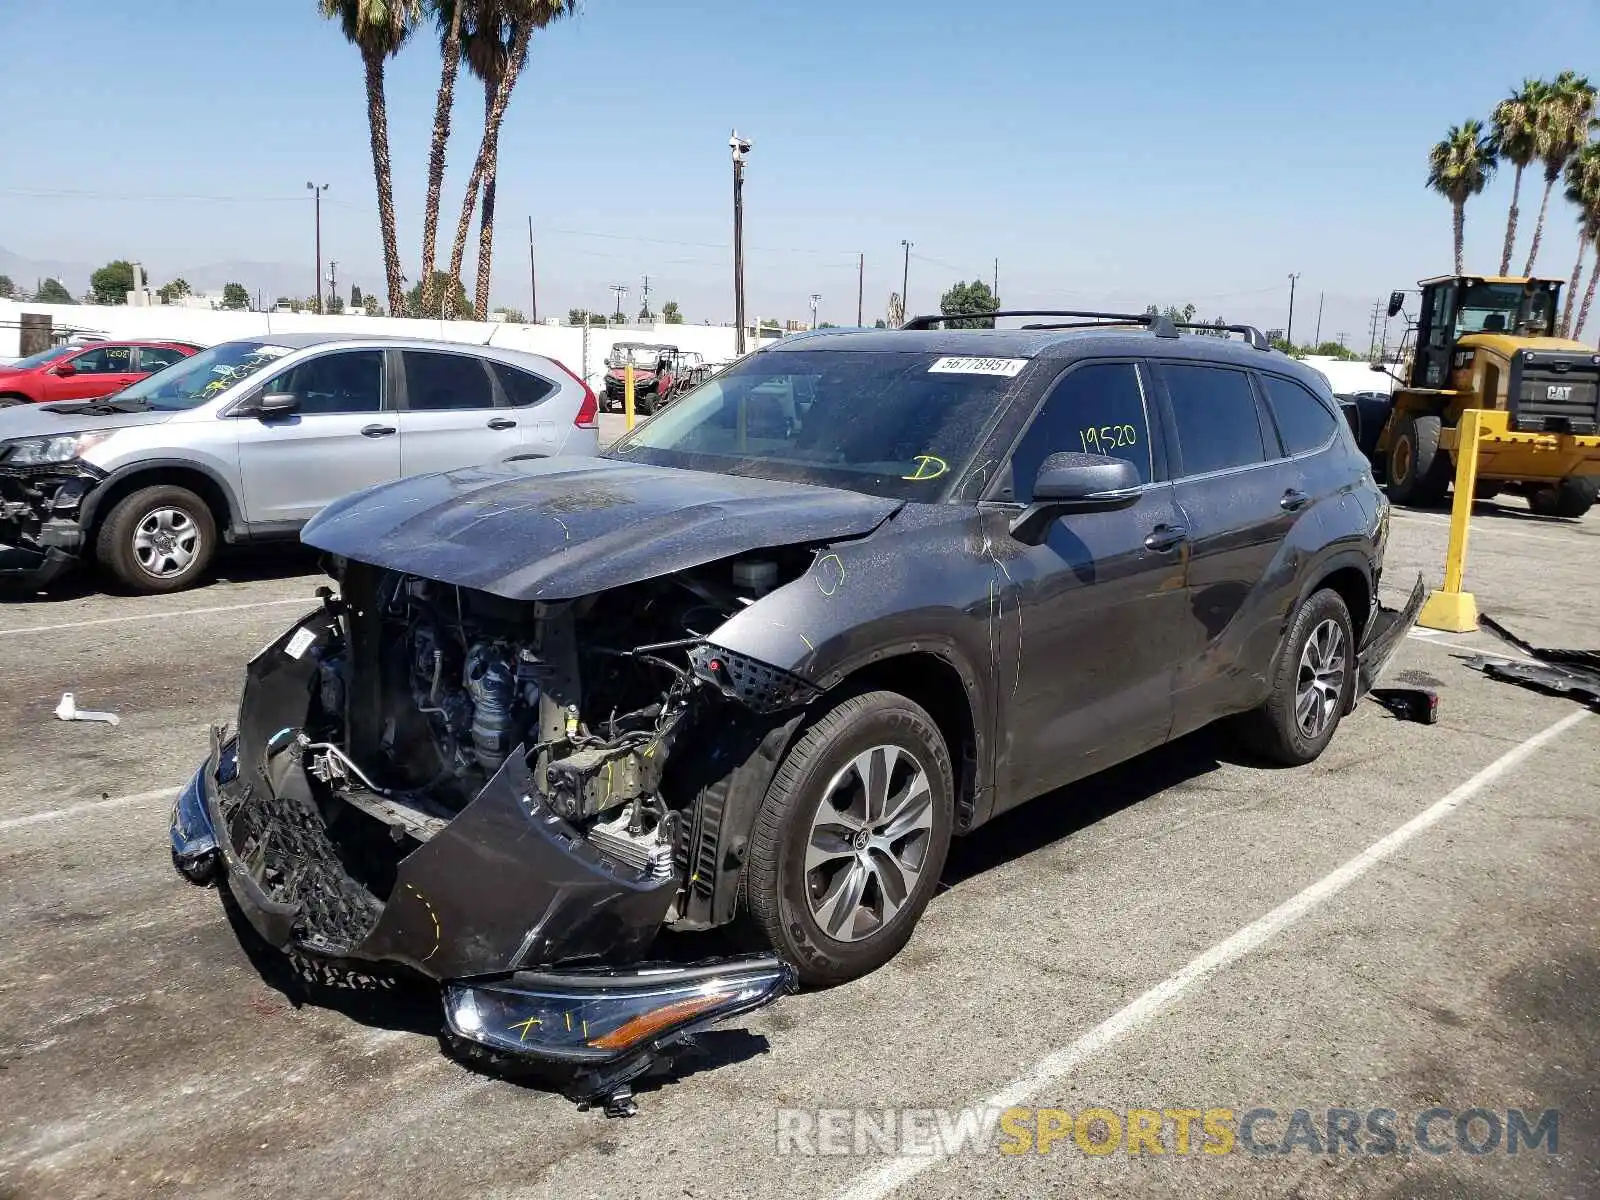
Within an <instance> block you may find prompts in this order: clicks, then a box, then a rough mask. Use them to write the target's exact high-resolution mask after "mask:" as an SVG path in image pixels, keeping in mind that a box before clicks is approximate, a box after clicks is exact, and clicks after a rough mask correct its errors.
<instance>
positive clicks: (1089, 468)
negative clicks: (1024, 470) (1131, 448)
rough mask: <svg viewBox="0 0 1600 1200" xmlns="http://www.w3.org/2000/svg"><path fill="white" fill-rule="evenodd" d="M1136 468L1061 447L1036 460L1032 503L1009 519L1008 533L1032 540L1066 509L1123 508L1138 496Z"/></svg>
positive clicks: (1069, 510) (1113, 459)
mask: <svg viewBox="0 0 1600 1200" xmlns="http://www.w3.org/2000/svg"><path fill="white" fill-rule="evenodd" d="M1140 486H1141V484H1140V480H1139V472H1138V470H1137V469H1136V468H1135V467H1134V465H1133V464H1132V463H1131V462H1129V461H1128V460H1127V459H1125V458H1108V457H1106V456H1105V455H1101V454H1078V453H1075V452H1070V451H1062V452H1060V453H1056V454H1052V455H1051V456H1050V457H1049V458H1047V459H1045V460H1044V462H1042V463H1040V464H1039V473H1038V474H1037V475H1035V476H1034V478H1033V503H1031V504H1029V505H1028V507H1027V508H1025V509H1023V510H1022V512H1021V513H1020V514H1018V516H1017V518H1016V519H1015V520H1014V521H1012V522H1011V536H1012V537H1014V538H1016V539H1018V540H1019V541H1024V542H1026V541H1032V540H1034V539H1035V538H1037V536H1038V535H1039V532H1040V531H1041V530H1042V529H1043V528H1044V526H1045V525H1046V524H1047V523H1048V522H1050V521H1053V520H1054V519H1055V518H1057V517H1059V516H1062V515H1063V514H1065V513H1074V512H1100V511H1107V510H1110V509H1116V508H1126V507H1128V506H1129V505H1130V504H1133V503H1134V502H1136V501H1137V500H1138V499H1139V488H1140Z"/></svg>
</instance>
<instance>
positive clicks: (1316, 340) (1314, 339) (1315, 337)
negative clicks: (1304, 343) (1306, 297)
mask: <svg viewBox="0 0 1600 1200" xmlns="http://www.w3.org/2000/svg"><path fill="white" fill-rule="evenodd" d="M1327 295H1328V293H1327V292H1318V293H1317V332H1316V333H1314V334H1312V335H1311V348H1312V349H1313V350H1315V349H1316V348H1317V347H1318V346H1320V345H1322V301H1323V300H1324V299H1325V298H1326V297H1327Z"/></svg>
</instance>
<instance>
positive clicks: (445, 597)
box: [290, 550, 810, 923]
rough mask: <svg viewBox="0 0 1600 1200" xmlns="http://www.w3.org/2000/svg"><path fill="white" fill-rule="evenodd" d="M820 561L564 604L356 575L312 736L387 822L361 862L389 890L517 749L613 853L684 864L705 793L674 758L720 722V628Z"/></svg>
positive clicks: (352, 797)
mask: <svg viewBox="0 0 1600 1200" xmlns="http://www.w3.org/2000/svg"><path fill="white" fill-rule="evenodd" d="M791 560H792V561H791ZM809 561H810V556H809V554H807V553H805V552H803V551H792V552H785V551H782V550H779V551H772V552H767V553H764V554H763V555H762V556H760V557H751V558H741V559H737V560H734V561H731V562H729V561H722V562H719V563H712V564H708V565H706V566H704V567H701V568H697V569H695V570H692V571H686V572H679V573H677V574H674V575H669V576H664V577H661V578H659V579H654V580H649V581H646V582H644V583H639V584H634V585H631V586H628V587H624V588H618V589H615V590H612V591H609V592H603V593H600V594H599V595H596V596H588V597H583V598H581V599H578V600H574V601H563V602H560V603H551V604H546V603H541V602H531V603H527V602H519V601H513V600H507V599H503V598H501V597H497V596H493V595H490V594H488V593H485V592H479V591H474V590H471V589H466V588H460V587H456V586H454V585H450V584H444V583H439V582H436V581H432V580H427V579H421V578H418V577H415V576H409V575H402V574H399V573H396V572H391V571H375V570H372V569H369V568H362V569H361V573H360V575H358V576H356V577H351V578H346V580H345V599H344V601H343V602H342V603H339V604H338V607H339V608H340V609H341V610H342V622H341V623H342V626H343V628H344V630H345V633H346V637H345V638H344V640H343V644H342V645H339V646H333V647H329V648H328V649H329V651H331V652H329V653H324V654H322V655H321V656H320V659H319V662H318V666H317V672H318V674H317V678H316V681H315V686H314V687H313V689H312V690H313V705H312V714H311V716H310V717H309V719H308V721H307V724H306V726H305V727H304V729H303V730H301V731H300V733H299V735H298V738H297V739H296V741H297V743H298V747H299V750H300V752H301V754H302V756H303V758H304V762H305V766H306V770H307V773H308V774H309V775H310V776H311V777H313V778H314V779H316V780H318V781H320V783H321V785H323V786H325V787H326V788H327V789H328V791H329V798H334V799H337V800H342V801H344V802H346V803H348V804H349V805H351V806H353V807H355V808H357V809H359V810H361V811H363V812H365V813H366V814H367V815H368V816H370V817H372V818H375V820H376V821H377V822H378V823H379V826H382V827H386V832H387V838H380V837H377V836H375V834H376V833H377V831H378V828H379V826H372V827H371V828H369V829H368V830H366V831H365V834H364V835H361V836H357V837H350V838H346V839H345V840H346V843H347V844H346V846H345V849H346V850H350V851H354V853H353V854H349V855H346V857H347V858H349V859H351V860H352V861H351V862H348V863H347V866H350V867H351V868H352V873H353V874H356V875H357V876H358V877H364V882H366V884H367V886H368V887H369V888H370V889H371V890H372V891H373V893H374V894H375V895H378V896H382V895H385V894H387V892H388V891H389V889H390V888H391V887H392V871H393V864H394V863H395V862H396V861H397V858H398V857H400V856H403V855H404V853H406V852H407V850H409V849H411V848H414V847H415V846H416V844H418V843H420V842H425V841H427V840H428V839H429V838H430V837H432V836H433V835H434V834H435V833H437V832H438V830H440V829H442V828H443V827H444V825H446V824H447V823H448V822H449V821H451V820H452V819H453V818H454V817H455V816H456V815H457V814H459V813H460V812H461V811H462V810H463V809H464V808H465V807H466V806H467V805H468V804H470V803H471V802H472V801H473V799H474V798H475V797H477V796H478V795H479V793H480V792H482V791H483V789H484V787H485V786H486V784H487V783H488V782H489V780H490V779H491V778H492V777H494V776H495V775H496V773H497V772H500V771H501V769H502V768H503V767H505V766H506V764H507V760H508V759H511V758H513V757H516V758H519V759H520V760H521V765H524V766H525V767H526V768H527V770H528V771H529V772H530V773H531V777H532V780H533V781H534V784H535V787H536V788H537V790H538V792H539V793H540V799H541V801H542V802H543V804H545V805H546V806H548V808H549V810H550V811H552V812H554V813H555V814H556V815H557V816H559V817H560V818H562V819H563V820H564V821H566V822H569V823H570V824H571V825H572V826H573V827H575V828H576V829H578V830H580V831H581V832H582V833H583V835H584V837H585V838H586V839H587V840H588V842H589V843H590V844H591V845H592V846H593V847H594V848H595V849H596V850H597V851H598V852H599V853H600V854H601V855H602V856H603V857H605V858H606V859H607V860H609V861H610V862H612V863H615V864H618V865H620V866H623V867H626V868H629V869H631V870H632V871H635V872H638V873H639V874H640V876H642V877H644V878H647V879H651V880H658V881H659V880H667V879H670V878H672V877H673V876H674V875H675V874H681V873H682V871H683V869H684V868H685V867H686V865H687V862H688V846H687V838H688V833H689V831H688V829H687V828H686V826H685V821H686V819H687V813H686V811H685V810H686V806H687V805H688V804H689V803H690V802H691V801H692V800H693V795H692V794H687V793H685V794H674V791H673V788H672V780H671V779H670V777H669V764H670V763H671V761H672V756H673V754H674V751H675V749H676V748H678V746H679V745H680V743H682V742H683V741H684V740H686V739H689V738H696V737H703V736H705V734H706V733H707V732H708V731H709V730H711V729H713V728H714V727H715V720H714V718H712V711H711V710H713V709H715V708H716V707H717V706H719V705H721V704H722V703H723V697H724V695H726V694H728V693H727V688H728V687H730V686H731V684H730V683H729V682H728V679H727V677H728V676H729V675H730V674H732V673H733V672H730V670H729V669H728V667H727V666H726V665H725V664H724V663H723V662H721V661H720V660H719V661H715V662H713V661H711V660H710V659H708V657H707V654H706V652H705V650H704V647H705V638H706V635H707V634H709V633H710V632H712V631H713V630H715V629H716V628H717V627H718V626H719V625H721V624H722V623H723V622H724V621H725V620H727V619H728V618H729V617H731V616H733V615H734V614H735V613H737V612H738V611H739V610H740V609H741V608H743V607H744V606H745V605H747V604H749V603H751V602H752V601H754V600H755V599H757V598H759V597H760V596H761V595H763V594H765V593H766V592H767V591H769V590H771V589H772V588H773V587H775V586H777V584H778V583H779V581H780V580H782V579H785V578H793V577H794V575H795V574H798V573H800V572H803V571H804V570H805V568H806V566H807V564H808V563H809ZM364 579H365V580H370V581H371V585H372V586H371V591H370V593H368V594H366V595H363V594H362V587H361V584H362V581H363V580H364ZM292 649H293V647H292V645H291V647H290V650H291V652H292ZM697 651H698V654H697ZM719 672H720V673H721V674H720V676H719ZM357 843H359V844H360V848H359V849H357ZM386 843H387V844H386ZM380 860H382V861H380ZM678 911H681V905H680V906H675V908H674V909H673V910H669V923H670V920H671V918H672V916H673V915H675V913H676V912H678Z"/></svg>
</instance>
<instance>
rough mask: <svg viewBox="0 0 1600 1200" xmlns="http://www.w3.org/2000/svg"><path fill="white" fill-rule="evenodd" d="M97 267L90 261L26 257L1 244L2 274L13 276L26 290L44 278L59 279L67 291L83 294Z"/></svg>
mask: <svg viewBox="0 0 1600 1200" xmlns="http://www.w3.org/2000/svg"><path fill="white" fill-rule="evenodd" d="M95 269H96V268H95V267H94V266H91V265H90V264H88V263H81V262H65V261H63V260H61V259H53V258H24V257H23V256H22V255H20V254H13V253H11V251H9V250H7V249H6V248H5V247H4V246H0V275H9V276H11V281H12V282H13V283H15V284H16V285H17V287H19V288H22V289H23V290H25V291H29V292H31V291H33V289H34V287H35V286H37V285H38V283H39V281H40V280H43V279H59V280H60V281H61V282H62V283H63V284H65V285H66V289H67V291H69V292H71V293H72V294H73V295H74V296H81V295H82V294H83V293H84V292H86V291H88V290H89V274H90V272H92V271H94V270H95Z"/></svg>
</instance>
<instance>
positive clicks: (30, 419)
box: [0, 400, 175, 441]
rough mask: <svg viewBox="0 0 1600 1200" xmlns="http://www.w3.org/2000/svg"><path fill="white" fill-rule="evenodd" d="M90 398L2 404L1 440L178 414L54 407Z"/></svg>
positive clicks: (110, 426)
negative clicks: (91, 411) (84, 411)
mask: <svg viewBox="0 0 1600 1200" xmlns="http://www.w3.org/2000/svg"><path fill="white" fill-rule="evenodd" d="M90 403H93V402H92V401H89V400H66V401H62V402H60V403H58V404H14V405H12V406H11V407H10V408H0V441H9V440H10V439H12V438H24V437H39V436H40V435H41V434H43V435H54V434H58V433H84V432H86V431H88V430H90V429H127V428H129V427H131V426H134V425H159V424H160V423H161V422H162V421H170V420H171V419H172V418H173V416H174V415H175V414H173V413H171V412H166V411H160V410H155V409H152V410H151V411H149V412H135V413H108V412H99V413H73V412H54V411H52V410H53V409H57V408H65V409H72V408H78V407H81V406H82V405H85V404H90Z"/></svg>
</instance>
